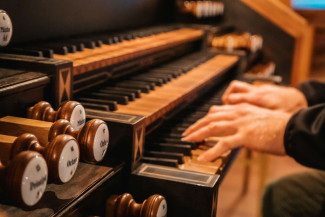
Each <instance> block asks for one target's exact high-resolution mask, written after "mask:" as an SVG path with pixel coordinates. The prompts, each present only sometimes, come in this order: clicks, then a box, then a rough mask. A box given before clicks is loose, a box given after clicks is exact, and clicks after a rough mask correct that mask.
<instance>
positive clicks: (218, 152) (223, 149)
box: [197, 136, 240, 161]
mask: <svg viewBox="0 0 325 217" xmlns="http://www.w3.org/2000/svg"><path fill="white" fill-rule="evenodd" d="M239 144H240V143H239V142H238V137H237V136H230V137H226V138H221V139H220V140H219V142H218V143H217V144H216V145H215V146H213V147H212V148H210V149H209V150H208V151H206V152H204V153H203V154H201V155H200V156H199V157H198V158H197V159H198V160H199V161H214V160H215V159H216V158H217V157H220V156H222V155H223V154H224V153H227V152H229V151H230V150H232V149H234V148H237V147H239V146H240V145H239Z"/></svg>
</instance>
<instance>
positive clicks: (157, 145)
mask: <svg viewBox="0 0 325 217" xmlns="http://www.w3.org/2000/svg"><path fill="white" fill-rule="evenodd" d="M226 87H227V83H225V84H224V86H222V87H218V89H217V90H213V91H211V92H210V94H208V95H207V96H206V97H205V98H203V99H199V100H196V101H194V102H193V103H192V104H191V105H190V106H188V107H187V108H186V109H185V110H184V111H182V112H181V114H179V115H178V116H177V117H174V118H172V119H171V120H168V121H167V122H165V123H164V124H163V125H162V126H161V127H159V128H158V129H157V130H156V131H155V132H153V133H151V134H149V135H148V136H147V137H146V140H145V152H144V157H143V161H144V162H146V163H151V164H159V165H164V166H171V167H178V165H179V164H183V163H184V161H183V159H184V156H191V152H192V150H194V149H196V148H197V147H198V145H200V143H192V142H183V141H181V138H182V133H183V132H184V131H185V130H186V129H187V128H188V127H189V126H191V125H192V124H193V123H195V122H196V121H197V120H199V119H200V118H202V117H203V116H205V115H206V114H207V112H208V111H209V109H210V107H211V105H221V104H222V102H221V96H222V94H223V92H224V91H225V89H226Z"/></svg>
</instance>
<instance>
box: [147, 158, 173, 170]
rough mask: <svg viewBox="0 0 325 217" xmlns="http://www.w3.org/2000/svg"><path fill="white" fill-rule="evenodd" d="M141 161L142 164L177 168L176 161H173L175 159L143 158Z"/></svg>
mask: <svg viewBox="0 0 325 217" xmlns="http://www.w3.org/2000/svg"><path fill="white" fill-rule="evenodd" d="M142 161H143V162H144V163H151V164H158V165H163V166H169V167H176V168H177V167H178V163H177V160H175V159H165V158H154V157H143V158H142Z"/></svg>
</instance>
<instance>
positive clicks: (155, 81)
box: [128, 76, 164, 86]
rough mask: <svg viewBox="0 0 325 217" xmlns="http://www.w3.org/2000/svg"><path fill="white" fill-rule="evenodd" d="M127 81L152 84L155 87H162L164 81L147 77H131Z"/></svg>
mask: <svg viewBox="0 0 325 217" xmlns="http://www.w3.org/2000/svg"><path fill="white" fill-rule="evenodd" d="M128 80H131V81H148V82H154V83H155V84H156V85H157V86H162V85H163V84H164V81H163V80H162V79H160V78H149V77H139V76H133V77H131V78H128Z"/></svg>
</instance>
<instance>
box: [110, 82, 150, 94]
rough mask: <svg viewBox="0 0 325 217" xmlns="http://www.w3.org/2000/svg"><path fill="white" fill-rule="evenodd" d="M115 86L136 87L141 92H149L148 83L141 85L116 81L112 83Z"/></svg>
mask: <svg viewBox="0 0 325 217" xmlns="http://www.w3.org/2000/svg"><path fill="white" fill-rule="evenodd" d="M114 85H115V86H116V87H124V88H136V89H140V90H141V92H143V93H149V91H150V86H149V85H145V84H143V85H141V84H130V83H128V84H125V83H116V84H114Z"/></svg>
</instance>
